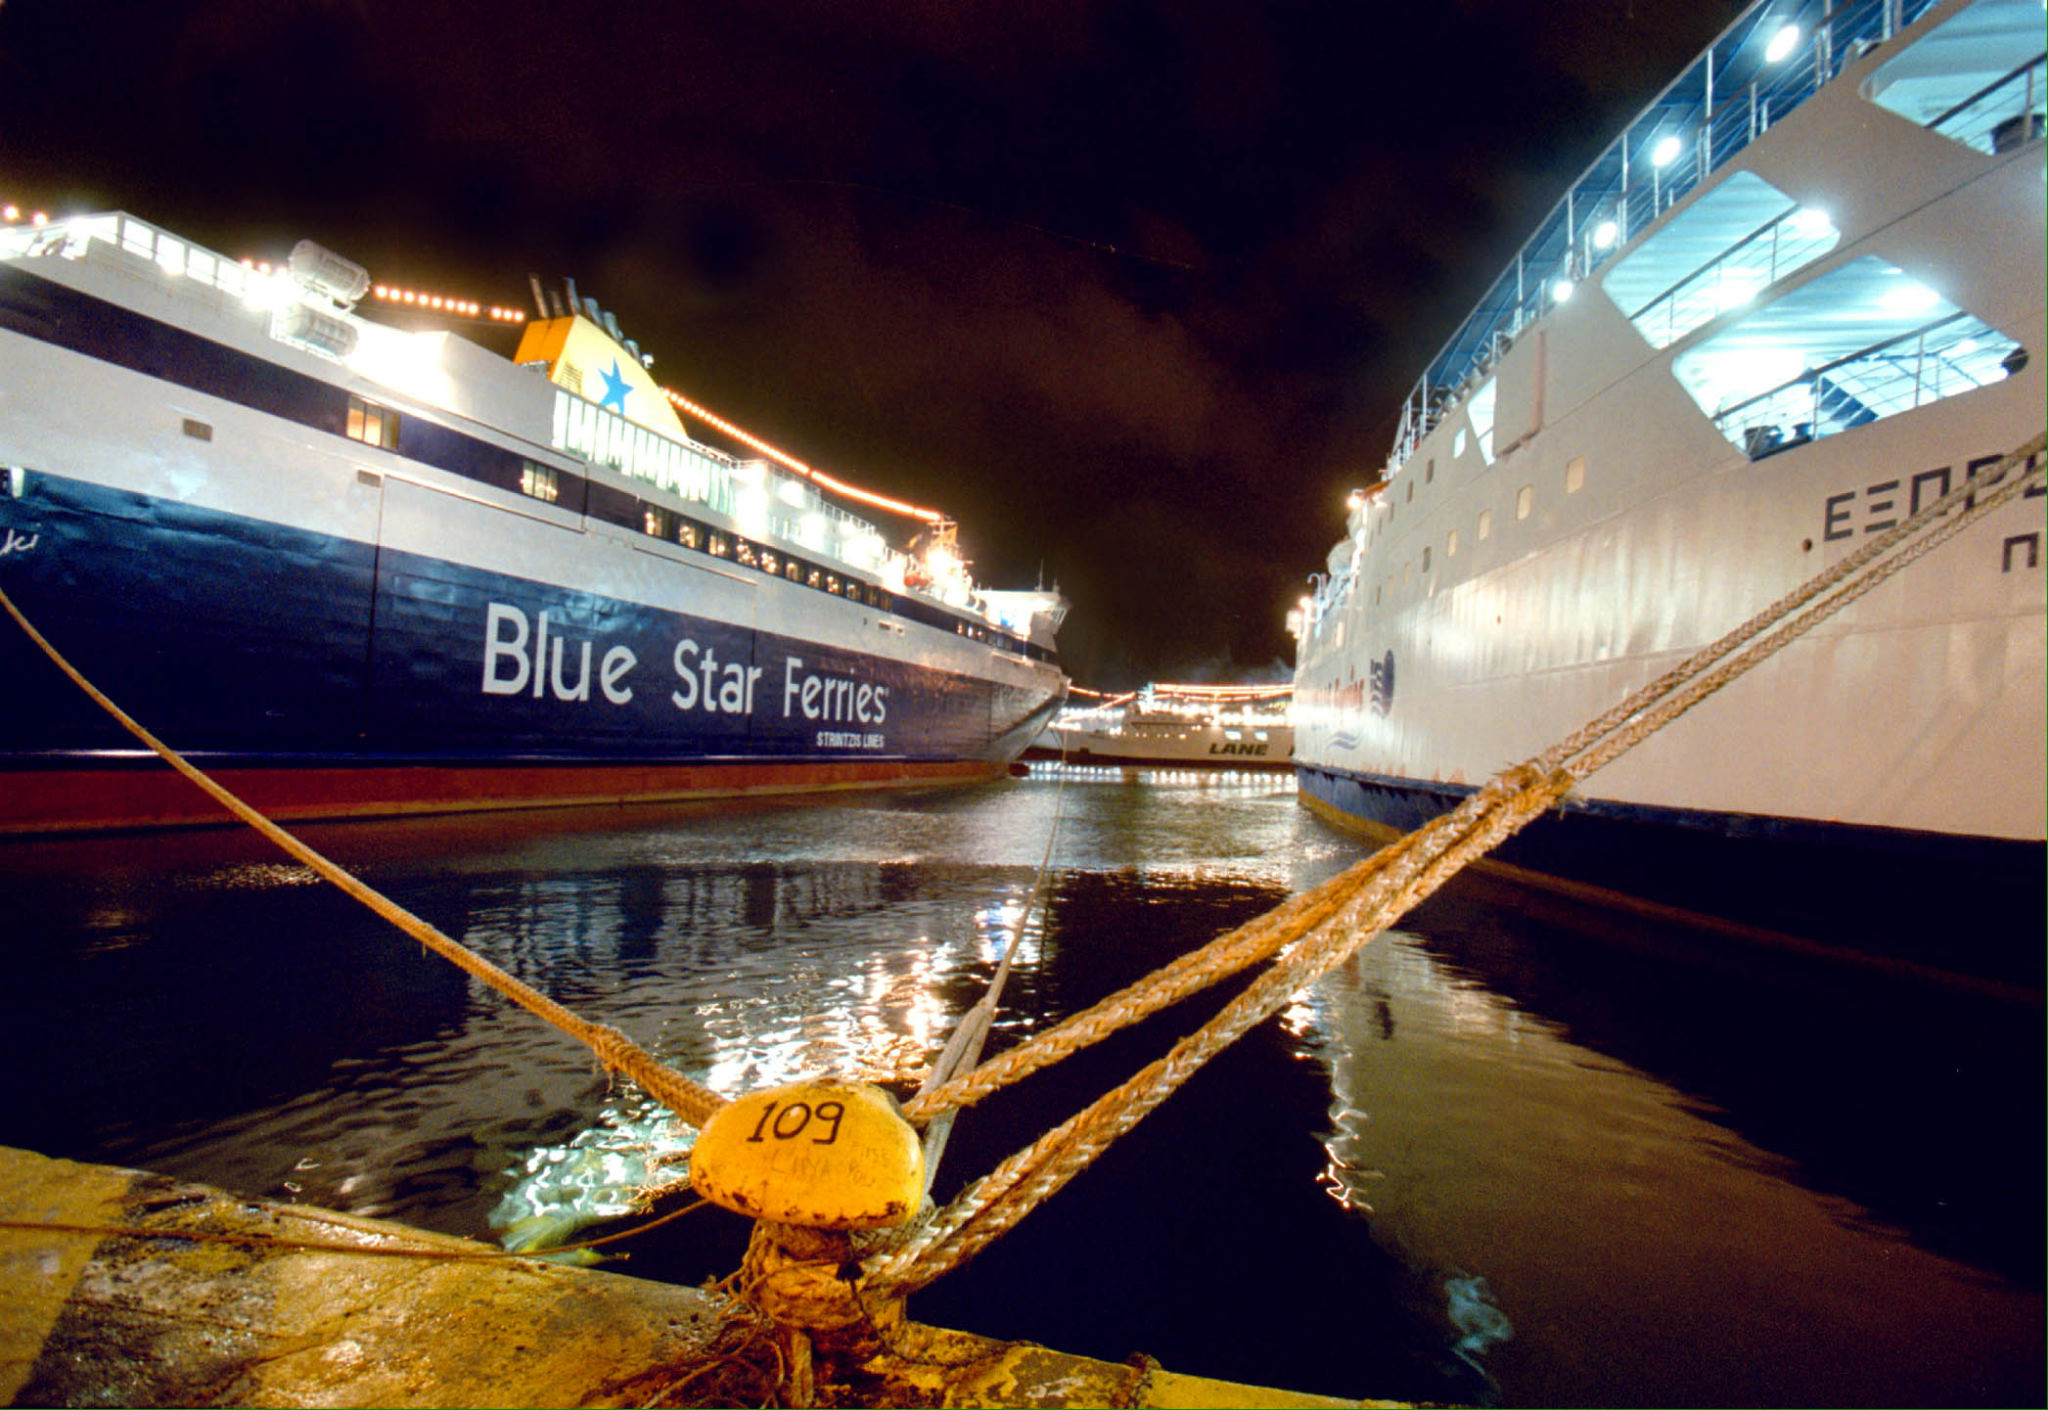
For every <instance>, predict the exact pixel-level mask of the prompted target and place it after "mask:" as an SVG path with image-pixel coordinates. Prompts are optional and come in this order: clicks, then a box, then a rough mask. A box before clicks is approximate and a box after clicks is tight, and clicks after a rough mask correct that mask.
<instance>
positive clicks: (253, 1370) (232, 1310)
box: [0, 1147, 1390, 1407]
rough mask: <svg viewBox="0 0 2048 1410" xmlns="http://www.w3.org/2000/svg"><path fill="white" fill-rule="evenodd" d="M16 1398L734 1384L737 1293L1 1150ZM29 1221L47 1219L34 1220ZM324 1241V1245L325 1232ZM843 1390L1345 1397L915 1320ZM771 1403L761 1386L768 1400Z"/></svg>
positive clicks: (291, 1398) (874, 1397)
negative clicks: (1073, 1352) (1069, 1351)
mask: <svg viewBox="0 0 2048 1410" xmlns="http://www.w3.org/2000/svg"><path fill="white" fill-rule="evenodd" d="M0 1221H5V1222H6V1225H7V1227H0V1403H6V1404H11V1405H39V1406H56V1405H66V1406H70V1405H125V1406H160V1405H217V1406H353V1405H386V1406H456V1405H464V1406H546V1405H553V1406H599V1405H691V1404H718V1403H726V1402H723V1401H721V1400H720V1399H718V1395H719V1386H720V1382H719V1379H718V1376H719V1374H731V1373H732V1372H733V1371H734V1370H735V1368H737V1369H738V1370H741V1371H744V1369H745V1367H744V1365H742V1364H741V1363H742V1361H743V1358H740V1357H737V1356H735V1355H733V1354H732V1348H733V1345H734V1343H733V1340H732V1332H733V1327H734V1321H733V1314H734V1313H735V1312H736V1311H737V1310H738V1309H736V1308H735V1306H734V1304H733V1303H732V1302H730V1301H729V1300H728V1299H726V1298H724V1297H722V1296H720V1295H718V1294H715V1293H712V1292H708V1291H705V1290H702V1289H698V1288H686V1287H675V1286H671V1285H668V1284H664V1283H653V1282H646V1281H643V1280H640V1279H637V1278H628V1277H624V1276H621V1275H618V1274H614V1273H607V1272H603V1271H600V1270H594V1269H583V1268H569V1267H563V1266H559V1265H556V1264H553V1263H547V1262H543V1261H539V1260H536V1259H531V1258H514V1257H506V1256H503V1255H502V1254H501V1253H500V1251H499V1250H497V1249H495V1248H493V1247H492V1246H490V1245H487V1244H482V1243H476V1242H472V1241H470V1240H466V1239H458V1238H452V1237H449V1236H446V1235H441V1234H431V1233H425V1232H422V1231H420V1230H416V1229H409V1228H406V1227H404V1226H402V1225H398V1224H392V1223H386V1222H382V1221H378V1220H372V1219H360V1218H354V1217H351V1216H349V1215H345V1214H335V1213H330V1212H327V1211H323V1210H317V1209H309V1208H306V1207H303V1206H298V1205H286V1204H277V1203H273V1202H270V1201H266V1200H255V1199H243V1198H240V1197H237V1196H234V1195H230V1194H227V1193H225V1192H223V1191H220V1190H216V1189H212V1188H209V1187H206V1186H202V1185H193V1184H185V1183H181V1182H178V1181H174V1180H170V1179H167V1178H165V1177H163V1176H160V1175H150V1174H145V1173H142V1172H139V1171H133V1170H120V1169H115V1168H111V1167H108V1166H100V1165H83V1164H78V1163H75V1162H72V1161H65V1160H53V1159H50V1158H48V1157H45V1156H41V1155H37V1154H35V1153H33V1152H29V1151H22V1150H14V1149H10V1148H7V1147H0ZM21 1225H34V1226H36V1227H34V1228H22V1227H19V1226H21ZM305 1245H316V1246H317V1247H306V1246H305ZM819 1399H820V1401H821V1402H822V1403H831V1404H840V1405H920V1406H998V1405H1013V1406H1079V1405H1103V1406H1106V1405H1127V1406H1189V1407H1196V1406H1246V1407H1252V1406H1338V1405H1384V1404H1388V1403H1390V1402H1384V1401H1345V1400H1332V1399H1328V1398H1325V1397H1322V1396H1312V1395H1299V1394H1294V1393H1291V1392H1287V1391H1279V1390H1272V1389H1267V1388H1264V1387H1258V1386H1247V1385H1239V1384H1236V1383H1233V1382H1228V1381H1216V1380H1208V1379H1204V1378H1201V1377H1197V1376H1185V1375H1179V1374H1175V1373H1173V1372H1170V1371H1168V1370H1166V1369H1165V1368H1163V1367H1160V1366H1158V1365H1156V1364H1155V1363H1151V1362H1149V1361H1147V1360H1145V1359H1144V1358H1136V1359H1134V1363H1133V1364H1124V1365H1119V1364H1115V1363H1111V1362H1105V1361H1096V1360H1091V1359H1089V1358H1087V1357H1080V1356H1069V1355H1065V1354H1064V1353H1060V1352H1056V1351H1050V1350H1047V1349H1046V1348H1044V1347H1039V1346H1033V1345H1030V1344H1027V1343H1019V1342H1003V1341H995V1340H991V1339H988V1338H984V1337H979V1336H972V1335H969V1334H966V1333H961V1332H949V1331H944V1330H941V1329H937V1328H929V1327H922V1326H918V1325H916V1324H914V1323H912V1324H905V1326H904V1327H903V1329H902V1330H901V1332H899V1333H898V1334H897V1335H896V1337H895V1338H894V1343H893V1345H892V1347H891V1349H890V1350H889V1351H888V1352H885V1353H884V1354H882V1355H880V1356H877V1357H876V1358H874V1359H873V1360H871V1361H869V1362H867V1363H865V1364H864V1365H862V1366H861V1367H859V1368H858V1370H857V1372H855V1373H854V1374H851V1375H848V1376H845V1377H843V1378H842V1379H841V1380H840V1381H839V1382H838V1383H836V1384H832V1385H827V1386H821V1387H820V1388H819ZM749 1403H757V1404H758V1403H760V1401H759V1400H758V1399H755V1400H752V1401H750V1402H749Z"/></svg>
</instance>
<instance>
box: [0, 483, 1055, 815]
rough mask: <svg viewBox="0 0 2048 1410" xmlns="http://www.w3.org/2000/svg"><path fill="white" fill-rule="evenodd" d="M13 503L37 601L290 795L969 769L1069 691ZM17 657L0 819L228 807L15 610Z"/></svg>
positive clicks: (285, 536)
mask: <svg viewBox="0 0 2048 1410" xmlns="http://www.w3.org/2000/svg"><path fill="white" fill-rule="evenodd" d="M366 488H367V487H366ZM0 519H4V520H5V521H6V523H5V527H6V528H7V529H11V530H12V531H13V532H14V535H15V540H16V542H17V544H18V543H21V542H23V541H29V540H32V541H33V543H34V547H33V549H32V550H29V551H25V552H19V553H17V554H14V555H10V557H12V558H13V561H12V562H9V563H6V564H5V565H0V566H4V568H5V571H4V573H0V585H4V586H5V587H6V589H7V591H8V594H9V596H10V597H11V598H12V599H13V600H14V601H15V603H16V605H17V606H18V607H19V608H20V609H21V610H22V612H23V614H24V615H25V616H26V617H27V618H28V619H29V621H30V622H32V623H34V624H35V625H36V626H37V627H38V629H39V630H40V631H42V632H43V633H44V635H45V636H47V637H48V638H49V639H50V640H51V642H52V644H53V645H55V646H56V647H57V649H58V650H59V651H61V652H63V653H64V654H65V655H66V657H67V658H69V659H70V660H71V661H72V663H73V664H74V665H75V666H76V667H77V668H78V669H79V671H80V672H81V673H82V674H83V675H84V676H85V677H86V678H87V679H88V680H91V681H92V682H93V683H94V684H95V685H97V686H98V687H99V688H100V689H102V690H103V691H105V692H106V693H107V694H108V695H109V696H110V697H111V698H113V699H114V700H115V701H116V703H118V704H120V705H121V706H122V708H123V709H125V710H127V711H128V712H129V713H130V714H131V715H133V716H134V717H136V718H137V719H138V720H139V721H141V722H142V723H143V724H144V725H145V727H146V728H149V729H151V730H152V731H153V732H154V733H156V734H157V735H158V736H159V737H160V738H162V739H164V740H165V741H166V742H167V743H169V744H170V745H171V746H172V747H174V748H177V749H179V750H180V751H181V752H185V753H187V754H189V755H190V756H191V757H192V758H193V759H194V761H195V762H197V763H199V764H200V765H201V766H202V767H206V768H208V769H209V770H217V771H218V772H219V773H220V776H221V778H222V780H223V782H224V783H226V784H227V786H228V787H230V788H231V789H233V790H236V791H238V792H241V793H243V794H244V795H245V796H246V798H247V801H249V802H251V803H252V804H254V805H255V806H257V807H259V808H261V809H263V810H265V811H274V812H275V813H276V814H277V815H279V816H283V817H291V818H317V817H356V816H373V815H390V814H403V813H413V812H450V811H462V810H471V809H494V808H530V807H539V806H565V805H576V804H593V803H622V802H634V801H654V800H668V799H682V798H700V797H708V796H728V795H744V794H759V793H788V792H805V791H816V790H826V789H842V788H862V787H887V786H901V785H920V784H938V783H953V782H970V781H977V780H983V779H989V778H994V777H999V776H1001V775H1002V774H1003V773H1004V772H1005V770H1006V767H1007V764H1008V762H1009V761H1010V760H1011V759H1013V758H1015V757H1016V755H1017V754H1018V753H1019V752H1021V750H1022V748H1023V745H1024V743H1025V742H1026V741H1028V740H1029V739H1030V738H1031V737H1032V736H1033V735H1034V734H1036V733H1037V731H1038V728H1039V727H1040V726H1041V725H1042V724H1043V723H1044V721H1045V720H1046V719H1047V718H1049V716H1050V714H1051V712H1052V711H1053V709H1054V708H1056V706H1057V705H1058V703H1059V698H1060V697H1059V695H1058V694H1057V693H1056V690H1055V689H1054V688H1053V687H1052V686H1051V685H1049V684H1047V683H1044V682H1036V683H1024V682H1018V683H1007V684H1006V683H1003V682H1000V681H993V680H988V679H977V678H974V677H971V676H967V675H962V674H957V673H950V672H946V671H943V670H934V669H932V668H930V667H929V666H924V665H920V664H918V663H916V662H910V661H903V660H892V659H888V658H885V657H880V656H876V655H872V654H868V653H863V652H860V651H857V650H850V649H848V648H847V647H846V646H844V645H842V644H836V643H832V642H830V641H827V640H823V639H821V637H822V633H821V634H820V636H817V637H805V636H799V635H794V634H791V633H788V632H782V631H773V632H771V631H766V630H760V629H757V628H753V627H750V626H748V625H745V624H743V623H735V622H732V621H729V620H723V621H722V620H718V619H717V618H714V617H710V616H704V615H697V614H691V613H687V612H676V611H668V610H663V609H660V608H656V607H651V606H649V605H646V604H643V603H635V602H631V601H626V600H621V599H619V598H616V597H608V596H601V595H597V594H593V593H591V592H588V591H574V590H570V589H567V588H564V587H563V586H561V585H559V584H550V583H546V582H540V581H534V580H531V579H524V578H518V577H514V576H512V575H509V574H505V573H501V572H494V571H490V570H487V569H483V568H479V567H476V566H473V565H468V564H463V563H459V562H454V561H450V560H448V559H437V558H434V557H431V556H427V555H422V554H418V553H411V552H405V551H401V550H395V549H389V548H385V547H382V546H380V545H375V544H364V543H360V542H355V541H351V540H349V539H347V538H345V537H340V536H334V535H325V534H319V533H315V532H309V531H307V530H304V529H288V528H286V527H284V526H281V525H279V524H276V523H270V522H264V521H261V520H257V519H254V518H250V517H246V516H239V515H227V514H220V513H215V512H210V511H206V510H202V509H194V508H192V507H190V506H187V505H181V504H179V503H177V502H175V501H169V500H164V499H156V498H152V497H149V496H145V495H140V494H136V493H133V492H129V491H123V490H117V489H112V488H109V487H106V486H102V485H93V484H89V483H85V482H80V481H71V480H66V479H63V478H60V477H54V476H48V475H36V476H32V477H31V478H30V479H29V481H28V484H27V485H26V487H25V492H24V493H23V494H22V495H20V496H10V497H9V498H8V499H7V500H6V501H5V502H4V503H0ZM820 606H823V607H827V608H836V609H840V610H841V611H842V612H846V611H849V610H851V609H850V608H849V606H848V605H846V604H841V603H838V602H831V603H822V604H820ZM0 675H4V677H5V678H6V679H7V680H8V681H10V682H11V686H10V692H9V699H8V702H7V709H6V720H7V740H6V743H5V747H4V749H0V833H32V832H45V831H65V830H76V829H89V828H104V827H138V826H162V825H179V824H195V823H206V822H219V821H223V820H225V819H226V814H225V812H224V811H223V810H222V809H220V808H219V807H218V805H216V804H214V803H213V802H212V801H211V800H210V799H208V798H206V797H205V796H204V795H203V794H202V793H200V792H199V790H197V789H196V788H194V787H193V786H192V785H190V784H189V783H187V782H185V781H184V780H182V779H180V778H178V777H177V776H176V775H174V774H172V773H171V772H170V771H169V770H168V769H167V768H166V767H165V766H164V765H163V764H161V763H160V762H159V761H158V760H157V759H156V758H155V756H154V755H153V754H150V753H149V752H147V751H146V750H140V749H139V748H138V747H137V744H136V741H135V740H134V739H133V737H132V736H130V735H129V734H127V733H126V731H124V730H123V729H122V728H121V727H120V726H119V725H118V724H117V723H116V722H115V721H114V720H113V719H112V718H111V717H110V716H108V715H106V714H105V713H104V712H102V711H101V710H100V709H99V708H98V707H97V706H95V705H93V704H92V702H91V701H90V700H89V699H88V698H87V697H86V695H85V694H84V693H83V692H82V691H81V690H79V688H78V687H77V686H76V685H75V684H74V683H73V682H71V681H70V680H69V679H68V678H66V677H65V676H64V675H63V674H62V673H61V672H60V671H59V670H58V669H57V668H56V667H55V666H54V665H53V664H52V663H51V662H50V661H49V660H48V659H47V658H46V657H45V656H44V655H43V654H42V652H41V651H40V650H39V649H38V648H36V647H35V646H34V644H33V643H32V642H30V641H29V640H28V638H27V637H26V636H25V635H24V634H22V633H20V632H18V631H15V630H13V629H12V628H11V627H10V629H9V631H8V633H7V635H6V637H5V639H4V642H0ZM835 682H843V683H845V684H842V685H835V684H834V683H835Z"/></svg>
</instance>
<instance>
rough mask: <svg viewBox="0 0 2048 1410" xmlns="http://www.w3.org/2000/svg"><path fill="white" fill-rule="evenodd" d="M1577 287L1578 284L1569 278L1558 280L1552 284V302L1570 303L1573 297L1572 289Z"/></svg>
mask: <svg viewBox="0 0 2048 1410" xmlns="http://www.w3.org/2000/svg"><path fill="white" fill-rule="evenodd" d="M1577 287H1578V286H1577V285H1575V284H1573V283H1572V281H1571V280H1569V279H1560V280H1558V281H1557V282H1556V283H1555V284H1552V285H1551V286H1550V301H1551V302H1552V303H1559V304H1561V303H1569V302H1570V301H1571V297H1572V290H1573V289H1575V288H1577Z"/></svg>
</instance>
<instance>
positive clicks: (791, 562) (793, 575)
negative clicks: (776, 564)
mask: <svg viewBox="0 0 2048 1410" xmlns="http://www.w3.org/2000/svg"><path fill="white" fill-rule="evenodd" d="M809 571H810V569H809V567H808V565H806V564H805V563H804V562H803V560H802V559H799V558H785V559H783V560H782V576H783V577H785V578H788V579H789V580H790V581H791V582H793V583H800V582H802V581H803V580H804V575H805V574H806V573H807V572H809Z"/></svg>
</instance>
